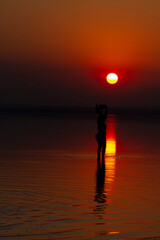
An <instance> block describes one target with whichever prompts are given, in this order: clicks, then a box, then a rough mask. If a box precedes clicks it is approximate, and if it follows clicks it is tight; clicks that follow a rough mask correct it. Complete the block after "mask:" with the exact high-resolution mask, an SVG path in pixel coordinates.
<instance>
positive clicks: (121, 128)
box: [0, 115, 160, 240]
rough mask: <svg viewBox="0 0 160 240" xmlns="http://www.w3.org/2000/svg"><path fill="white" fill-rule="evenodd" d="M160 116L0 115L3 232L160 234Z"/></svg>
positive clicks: (21, 235)
mask: <svg viewBox="0 0 160 240" xmlns="http://www.w3.org/2000/svg"><path fill="white" fill-rule="evenodd" d="M159 120H160V117H151V116H149V117H147V116H145V117H143V116H141V117H134V118H132V117H127V116H126V117H118V116H115V115H109V117H108V120H107V137H106V141H107V148H106V157H105V171H97V156H96V151H97V143H96V140H95V134H96V131H97V130H96V128H97V126H96V116H95V117H94V116H84V117H83V116H81V117H78V116H61V117H60V116H59V117H58V116H56V117H55V116H54V117H52V116H48V117H47V116H43V117H42V116H41V117H40V116H34V117H29V116H28V117H27V116H17V117H15V116H3V117H2V116H1V119H0V239H1V240H19V239H20V240H21V239H22V240H23V239H26V240H28V239H35V240H40V239H41V240H44V239H85V240H87V239H93V240H95V239H99V240H103V239H160V147H159V144H160V136H159V134H160V124H159V122H160V121H159Z"/></svg>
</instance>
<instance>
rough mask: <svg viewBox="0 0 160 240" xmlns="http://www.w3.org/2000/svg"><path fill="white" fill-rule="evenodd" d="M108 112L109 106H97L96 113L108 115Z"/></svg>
mask: <svg viewBox="0 0 160 240" xmlns="http://www.w3.org/2000/svg"><path fill="white" fill-rule="evenodd" d="M107 112H108V107H107V105H105V104H103V105H97V104H96V113H97V114H100V115H103V114H106V113H107Z"/></svg>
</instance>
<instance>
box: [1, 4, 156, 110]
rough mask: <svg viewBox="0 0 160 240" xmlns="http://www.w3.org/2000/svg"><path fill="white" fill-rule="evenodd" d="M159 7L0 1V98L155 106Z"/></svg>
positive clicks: (16, 101) (4, 100)
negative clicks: (113, 80) (111, 82)
mask: <svg viewBox="0 0 160 240" xmlns="http://www.w3.org/2000/svg"><path fill="white" fill-rule="evenodd" d="M159 9H160V1H159V0H152V1H151V0H107V1H106V0H76V1H75V0H47V1H46V0H34V1H33V0H27V1H22V0H14V1H13V0H5V1H1V2H0V16H1V19H2V20H1V21H0V31H1V38H0V64H1V66H0V79H1V84H0V95H1V97H0V104H10V103H12V104H33V105H34V104H40V105H42V104H43V105H47V104H49V105H63V106H64V105H68V106H70V105H83V106H84V105H87V106H92V105H94V104H95V103H96V102H97V103H99V102H105V103H108V104H109V105H110V106H148V105H149V106H160V97H159V89H160V46H159V43H160V31H159V29H160V14H159ZM109 72H115V73H117V74H118V76H119V81H118V84H117V85H116V86H114V87H108V85H107V84H106V81H105V77H106V75H107V74H108V73H109Z"/></svg>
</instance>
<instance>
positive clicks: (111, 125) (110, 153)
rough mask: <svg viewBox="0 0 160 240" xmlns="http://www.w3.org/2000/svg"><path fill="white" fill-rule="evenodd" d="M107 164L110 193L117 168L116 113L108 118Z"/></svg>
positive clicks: (108, 190)
mask: <svg viewBox="0 0 160 240" xmlns="http://www.w3.org/2000/svg"><path fill="white" fill-rule="evenodd" d="M105 166H106V179H105V182H106V184H107V186H106V187H107V192H108V193H109V192H110V191H111V189H112V183H113V182H114V179H115V168H116V119H115V116H114V115H110V116H109V117H108V120H107V135H106V152H105Z"/></svg>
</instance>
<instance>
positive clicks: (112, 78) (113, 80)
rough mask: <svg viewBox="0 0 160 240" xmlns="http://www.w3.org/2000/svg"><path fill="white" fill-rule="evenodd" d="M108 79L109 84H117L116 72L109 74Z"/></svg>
mask: <svg viewBox="0 0 160 240" xmlns="http://www.w3.org/2000/svg"><path fill="white" fill-rule="evenodd" d="M106 80H107V82H108V83H109V84H115V83H117V81H118V76H117V74H115V73H110V74H108V75H107V77H106Z"/></svg>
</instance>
